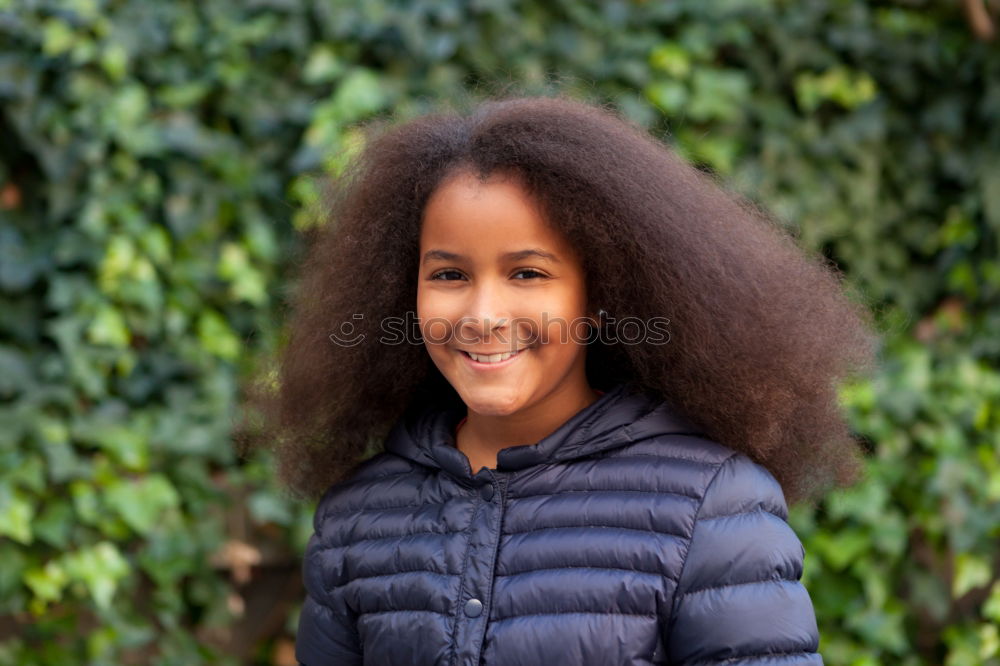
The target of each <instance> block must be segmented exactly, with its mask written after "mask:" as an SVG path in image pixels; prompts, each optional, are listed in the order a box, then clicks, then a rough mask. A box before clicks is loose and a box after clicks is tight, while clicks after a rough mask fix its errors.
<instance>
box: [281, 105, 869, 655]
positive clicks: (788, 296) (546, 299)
mask: <svg viewBox="0 0 1000 666" xmlns="http://www.w3.org/2000/svg"><path fill="white" fill-rule="evenodd" d="M337 186H338V189H337V190H336V196H334V197H332V198H331V201H330V203H331V206H332V210H331V213H330V216H331V220H332V222H331V224H329V225H327V226H326V227H325V228H323V229H322V230H321V232H320V233H319V235H318V238H316V240H315V242H314V243H313V244H312V246H311V249H310V253H309V255H308V257H307V258H306V260H305V262H304V263H303V264H302V268H301V271H302V273H301V280H300V284H299V287H298V290H297V292H296V293H297V296H296V301H295V310H294V318H293V320H292V326H291V337H290V340H289V344H288V345H287V348H286V350H285V351H284V352H283V353H284V357H283V359H282V366H281V374H280V380H281V381H280V394H279V398H280V403H279V408H280V413H279V415H278V416H279V417H280V418H279V419H278V423H279V424H280V435H281V445H280V446H279V447H277V453H278V458H277V460H278V464H279V469H278V472H279V477H280V479H281V480H282V481H283V482H284V483H285V484H286V485H287V486H288V487H290V488H293V489H295V490H297V491H299V492H300V493H301V494H302V495H305V496H309V495H312V496H317V495H320V494H322V499H321V501H320V503H319V506H318V509H317V511H316V514H315V520H314V527H315V534H314V535H313V536H312V538H311V540H310V542H309V545H308V549H307V552H306V555H305V560H304V563H303V573H304V579H305V586H306V595H305V601H304V605H303V607H302V613H301V616H300V620H299V629H298V636H297V643H296V656H297V658H298V660H299V661H300V662H301V663H302V664H305V665H306V666H323V665H325V664H399V665H401V664H418V665H424V664H426V665H431V664H440V665H456V666H457V665H461V666H476V665H478V664H498V665H503V666H513V665H520V664H524V665H538V664H542V665H545V666H556V665H560V664H567V665H569V664H574V665H579V664H598V665H611V664H615V665H619V664H715V663H723V662H725V663H730V664H760V665H764V664H768V665H771V664H774V665H776V664H782V665H791V664H821V663H822V659H821V657H820V655H819V653H818V651H817V648H818V642H819V636H818V632H817V627H816V620H815V616H814V612H813V607H812V604H811V601H810V598H809V595H808V593H807V592H806V590H805V589H804V588H803V586H802V585H801V583H800V582H799V580H800V576H801V574H802V563H803V556H804V553H803V549H802V546H801V544H800V542H799V540H798V539H797V537H796V535H795V534H794V533H793V531H792V530H791V528H790V527H789V526H788V524H787V522H786V518H787V509H786V497H787V498H789V499H799V498H804V497H808V496H812V495H815V494H816V493H818V492H820V491H821V490H822V489H824V488H829V487H830V485H831V484H833V483H838V482H840V483H843V482H846V481H848V480H849V479H851V478H852V475H853V474H854V473H855V472H856V470H857V466H858V459H859V454H858V452H857V447H856V446H855V445H854V442H853V440H852V438H851V436H850V432H849V429H848V427H847V426H846V424H845V423H844V421H843V418H842V416H841V414H840V412H839V410H838V405H837V400H836V389H837V384H838V383H839V382H840V381H842V380H843V379H845V378H847V376H848V375H849V374H851V373H853V372H855V371H859V370H864V369H867V368H869V367H870V365H871V361H872V360H873V357H874V353H875V348H876V342H877V338H876V336H875V334H874V333H873V330H874V328H873V326H872V324H871V321H870V318H869V315H868V314H867V312H866V310H865V308H864V307H863V306H861V305H858V304H856V303H855V302H854V301H853V300H852V299H851V298H848V296H847V295H846V294H845V292H844V290H843V288H842V285H841V282H840V276H839V274H838V272H837V271H836V269H834V268H833V267H832V266H830V265H829V264H828V263H827V262H825V261H824V260H823V259H822V257H820V256H817V255H812V254H809V253H807V252H805V251H803V250H802V249H800V248H798V247H797V245H796V243H795V242H794V241H793V239H792V238H791V237H790V236H789V235H788V234H787V233H785V232H784V231H782V230H781V229H780V227H778V226H777V225H776V224H775V223H773V222H772V221H770V220H769V218H767V217H766V216H765V215H764V214H762V213H761V212H760V211H758V210H757V209H755V208H754V207H753V206H751V205H750V204H748V203H747V202H745V201H744V200H742V199H741V198H739V197H737V196H735V195H733V194H731V193H728V192H727V191H726V190H725V189H723V188H722V187H720V186H719V185H718V184H717V183H716V182H715V181H713V179H712V178H710V177H709V176H707V175H706V174H704V173H702V172H700V171H699V170H697V169H695V168H694V167H692V166H690V165H689V164H687V163H685V162H684V161H683V160H681V159H679V158H678V157H677V156H675V155H674V154H673V153H672V152H671V151H670V150H669V149H668V148H667V147H666V146H665V145H663V144H661V143H659V142H658V141H656V140H654V139H653V138H651V137H649V136H648V135H647V134H646V133H645V132H643V131H642V130H640V129H638V128H636V127H634V126H633V125H631V124H630V123H628V122H627V121H625V120H623V119H621V118H620V117H619V116H618V115H617V114H615V113H614V112H612V111H609V110H606V109H603V108H598V107H594V106H590V105H586V104H583V103H580V102H574V101H570V100H567V99H562V98H514V99H502V100H492V101H488V102H485V103H482V104H480V105H479V106H478V107H476V108H475V109H474V110H473V111H472V112H471V113H467V114H456V113H439V114H432V115H428V116H424V117H421V118H417V119H416V120H412V121H410V122H406V123H403V124H399V125H396V126H390V127H389V128H387V129H383V130H382V131H380V132H378V133H376V134H374V135H373V136H372V138H371V139H370V141H369V142H368V143H367V147H366V148H365V149H364V151H363V152H362V153H361V155H360V157H358V158H357V159H356V160H355V162H354V163H353V164H352V166H351V167H350V168H349V169H348V170H347V172H346V173H345V175H344V176H343V177H342V178H340V179H339V180H338V183H337Z"/></svg>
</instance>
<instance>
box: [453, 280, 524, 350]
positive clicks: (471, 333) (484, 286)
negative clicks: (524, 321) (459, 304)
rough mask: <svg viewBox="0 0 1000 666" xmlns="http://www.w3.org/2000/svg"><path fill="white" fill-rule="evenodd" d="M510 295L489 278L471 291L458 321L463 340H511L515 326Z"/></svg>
mask: <svg viewBox="0 0 1000 666" xmlns="http://www.w3.org/2000/svg"><path fill="white" fill-rule="evenodd" d="M511 318H512V316H511V308H510V303H509V300H508V297H507V296H505V295H504V294H503V293H502V291H501V290H500V289H499V288H498V287H497V286H496V285H494V284H492V283H489V282H486V283H481V284H479V285H477V287H476V288H475V289H473V290H471V291H470V296H469V301H468V303H467V306H466V307H465V308H464V311H463V313H462V318H461V320H460V321H459V325H458V327H457V328H458V334H459V335H460V336H461V338H460V339H459V343H460V344H477V343H487V342H492V343H499V344H510V342H511V336H510V331H511V330H512V323H511Z"/></svg>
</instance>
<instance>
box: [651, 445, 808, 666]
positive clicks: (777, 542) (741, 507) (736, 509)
mask: <svg viewBox="0 0 1000 666" xmlns="http://www.w3.org/2000/svg"><path fill="white" fill-rule="evenodd" d="M787 518H788V509H787V506H786V504H785V497H784V494H783V492H782V490H781V486H780V485H778V483H777V481H776V480H775V479H774V477H773V476H771V474H770V472H768V471H767V470H766V469H764V468H763V467H761V466H759V465H757V464H756V463H754V462H753V461H752V460H750V458H748V457H747V456H746V455H744V454H741V453H736V454H733V455H732V456H730V457H729V458H728V459H727V460H726V461H725V462H724V463H723V464H722V465H721V466H720V467H719V469H718V470H717V472H716V475H715V477H714V478H713V479H712V481H711V482H710V483H709V485H708V489H707V490H706V491H705V494H704V496H703V498H702V502H701V505H700V506H699V508H698V510H697V513H696V515H695V523H694V530H693V532H692V535H691V541H690V546H689V548H688V551H687V555H686V556H685V560H684V564H683V567H682V569H681V575H680V579H679V580H678V584H677V589H676V592H675V596H674V602H673V610H672V614H671V618H670V622H669V624H668V626H667V628H666V630H665V631H666V632H667V636H666V640H665V642H666V644H667V646H668V650H669V652H670V663H671V664H717V663H722V662H725V663H726V664H728V665H730V666H805V665H807V664H808V665H809V666H820V665H822V664H823V659H822V657H821V656H820V655H819V653H818V652H817V650H818V647H819V631H818V629H817V626H816V615H815V612H814V611H813V606H812V601H811V600H810V598H809V593H808V592H807V591H806V589H805V587H803V585H802V584H801V582H799V581H800V579H801V577H802V561H803V558H804V556H805V552H804V549H803V547H802V543H801V542H800V541H799V539H798V537H797V536H796V535H795V532H794V531H793V530H792V528H791V527H790V526H789V525H788V523H787V522H786V521H787Z"/></svg>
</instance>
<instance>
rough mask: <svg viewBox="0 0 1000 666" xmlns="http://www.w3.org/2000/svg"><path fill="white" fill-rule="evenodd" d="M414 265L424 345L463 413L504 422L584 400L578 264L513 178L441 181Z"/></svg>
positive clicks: (582, 289) (583, 300) (583, 306)
mask: <svg viewBox="0 0 1000 666" xmlns="http://www.w3.org/2000/svg"><path fill="white" fill-rule="evenodd" d="M420 262H421V263H420V268H419V270H420V274H419V279H418V283H417V284H418V287H417V316H418V318H419V321H420V332H421V335H422V336H423V338H424V344H425V346H426V348H427V352H428V353H429V354H430V356H431V360H432V361H433V362H434V365H436V366H437V368H438V370H439V371H440V372H441V374H442V375H444V377H445V378H446V379H447V380H448V382H449V383H450V384H451V385H452V386H453V387H454V388H455V390H456V391H457V392H458V394H459V396H461V398H462V400H463V401H464V402H465V404H466V406H467V407H468V408H469V410H470V411H472V412H475V413H477V414H480V415H489V416H508V415H512V414H515V413H519V412H523V411H525V410H531V408H533V407H534V408H536V410H535V411H537V409H538V408H544V409H545V410H548V409H549V408H550V407H555V406H556V405H557V404H560V403H561V404H569V403H573V402H574V401H575V402H576V403H579V401H580V400H581V396H584V395H586V394H588V392H589V391H590V389H589V387H588V385H587V379H586V372H585V365H584V362H585V358H586V345H585V344H584V340H585V339H586V325H585V319H587V318H590V319H593V316H592V315H588V313H587V297H586V282H585V277H586V276H585V273H584V270H583V266H582V265H581V263H580V260H579V257H578V256H577V254H576V252H575V251H574V250H573V248H572V247H571V246H570V245H569V243H568V242H567V241H566V239H565V238H564V237H563V236H562V234H561V233H559V232H558V231H557V230H555V229H553V228H552V227H550V226H548V225H547V224H546V223H545V220H544V218H543V217H542V215H541V212H540V211H539V209H538V207H537V206H536V205H535V203H534V202H533V201H532V200H531V199H529V198H528V196H527V194H526V192H525V191H524V190H523V188H522V187H521V185H520V184H519V183H518V181H517V180H515V179H512V178H504V177H502V176H499V175H493V176H491V177H490V179H489V180H488V181H487V182H481V181H480V180H479V179H478V178H476V177H475V176H473V175H471V174H469V173H467V172H460V173H459V174H457V175H455V176H453V177H451V178H449V179H448V180H446V181H445V182H444V183H442V185H441V186H440V187H439V188H438V189H437V190H436V191H435V192H434V194H433V195H432V196H431V197H430V199H429V200H428V202H427V205H426V207H425V209H424V217H423V223H422V227H421V233H420ZM512 351H514V352H517V353H516V354H514V355H513V356H512V357H510V358H509V359H506V360H501V361H500V362H496V358H486V359H483V358H481V360H479V361H477V360H475V359H474V358H473V357H472V356H470V353H471V354H484V355H490V354H498V353H501V352H512ZM483 361H486V362H483ZM491 361H492V362H491Z"/></svg>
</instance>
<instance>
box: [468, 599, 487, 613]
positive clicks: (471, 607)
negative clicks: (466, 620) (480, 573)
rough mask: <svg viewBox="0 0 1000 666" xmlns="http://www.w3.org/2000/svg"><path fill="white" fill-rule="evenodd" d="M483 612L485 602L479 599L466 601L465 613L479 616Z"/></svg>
mask: <svg viewBox="0 0 1000 666" xmlns="http://www.w3.org/2000/svg"><path fill="white" fill-rule="evenodd" d="M482 612H483V602H482V601H480V600H479V599H469V600H468V601H466V602H465V614H466V615H468V616H469V617H479V614H480V613H482Z"/></svg>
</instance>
